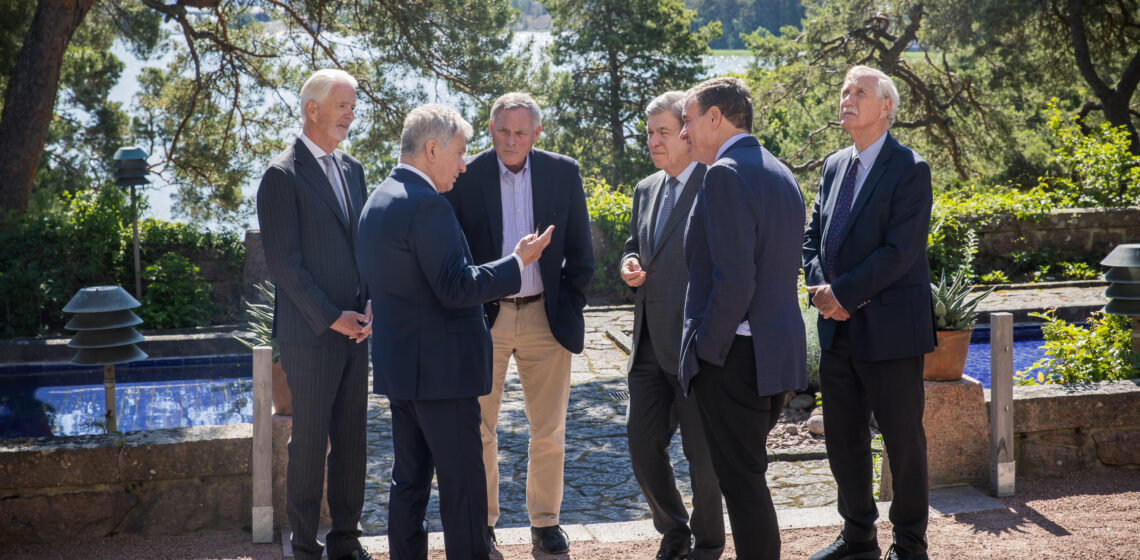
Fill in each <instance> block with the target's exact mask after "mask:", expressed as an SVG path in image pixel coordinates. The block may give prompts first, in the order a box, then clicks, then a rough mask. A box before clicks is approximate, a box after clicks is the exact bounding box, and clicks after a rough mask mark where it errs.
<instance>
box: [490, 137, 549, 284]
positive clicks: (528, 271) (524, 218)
mask: <svg viewBox="0 0 1140 560" xmlns="http://www.w3.org/2000/svg"><path fill="white" fill-rule="evenodd" d="M495 161H497V162H498V163H499V195H500V197H501V200H502V205H503V246H502V253H501V255H502V256H504V257H505V256H507V255H509V254H511V253H513V252H514V250H515V245H516V244H517V243H518V242H519V240H520V239H522V238H524V237H526V236H528V235H530V234H532V233H534V232H535V224H534V193H533V190H532V188H531V173H530V155H527V157H526V161H524V162H523V167H522V169H520V170H519V172H518V173H513V172H511V170H510V169H507V166H506V165H504V164H503V160H501V159H499V157H498V156H495ZM539 233H542V232H539ZM542 291H543V289H542V276H541V274H540V271H539V269H538V261H535V262H533V263H531V264H530V265H529V266H526V267H524V268H523V273H522V287H521V288H520V289H519V291H518V293H515V294H511V295H509V296H507V297H527V296H536V295H538V294H541V293H542Z"/></svg>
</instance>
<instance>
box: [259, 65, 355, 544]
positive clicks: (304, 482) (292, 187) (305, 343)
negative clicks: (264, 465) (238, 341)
mask: <svg viewBox="0 0 1140 560" xmlns="http://www.w3.org/2000/svg"><path fill="white" fill-rule="evenodd" d="M355 107H356V80H355V79H353V77H352V76H350V75H349V74H348V73H346V72H344V71H342V70H320V71H318V72H316V73H314V74H313V75H312V76H311V77H310V78H309V79H308V81H306V82H305V85H304V87H302V88H301V110H302V112H303V114H304V125H303V127H302V132H301V134H300V136H299V137H298V138H297V140H296V141H295V142H293V145H292V146H290V147H288V148H287V149H285V151H283V152H281V153H280V154H278V155H277V157H275V158H274V159H273V162H272V163H271V164H270V165H269V169H268V170H266V171H265V175H264V176H263V177H262V179H261V185H260V186H259V187H258V189H257V217H258V221H260V223H261V240H262V246H263V247H264V250H265V261H266V264H267V265H268V266H269V275H270V277H271V278H272V279H273V281H274V282H275V283H276V284H277V307H276V309H275V310H274V317H273V333H274V337H275V338H276V339H277V342H278V345H279V347H280V349H281V365H282V366H283V367H284V369H285V372H286V375H287V376H288V382H289V390H290V392H292V394H293V432H292V435H291V437H290V438H289V467H288V470H287V471H286V497H285V504H286V509H287V514H288V518H289V526H290V527H291V529H292V531H293V534H292V537H291V540H292V544H293V553H294V554H295V555H296V557H297V558H305V559H310V558H311V559H314V560H315V559H318V558H320V557H321V549H322V548H323V547H324V545H323V544H322V543H321V542H320V541H318V540H317V525H318V523H319V521H320V509H321V493H322V491H321V486H322V483H323V481H324V479H325V453H326V450H327V451H328V470H329V472H328V503H329V515H330V517H332V530H331V531H330V532H329V534H328V537H327V539H326V540H327V541H328V557H329V558H332V559H334V560H335V559H341V558H345V559H357V560H359V559H362V558H368V554H367V552H365V551H364V549H363V548H361V546H360V541H359V537H360V534H361V531H360V511H361V509H362V508H363V506H364V462H365V424H366V416H365V411H366V408H367V403H368V401H367V398H368V347H367V346H366V345H364V344H360V343H361V342H363V341H364V340H366V339H367V338H368V335H369V334H370V333H371V332H372V326H371V324H372V310H371V303H370V302H369V301H368V299H367V294H365V293H364V290H363V289H362V287H361V282H360V275H359V273H358V272H357V268H356V259H355V256H354V248H355V245H356V223H357V218H358V216H359V214H360V208H361V206H362V205H363V203H364V198H365V196H366V192H365V187H364V168H363V166H361V165H360V162H359V161H356V160H355V159H353V158H352V157H351V156H349V155H348V154H346V153H344V152H342V151H340V150H337V149H336V147H337V145H338V144H340V143H341V142H343V141H344V139H345V138H346V137H347V136H348V127H349V126H350V125H351V124H352V120H353V118H354V115H353V111H354V109H355Z"/></svg>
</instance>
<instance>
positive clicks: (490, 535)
mask: <svg viewBox="0 0 1140 560" xmlns="http://www.w3.org/2000/svg"><path fill="white" fill-rule="evenodd" d="M497 544H499V539H496V538H495V528H494V527H487V550H494V549H495V545H497Z"/></svg>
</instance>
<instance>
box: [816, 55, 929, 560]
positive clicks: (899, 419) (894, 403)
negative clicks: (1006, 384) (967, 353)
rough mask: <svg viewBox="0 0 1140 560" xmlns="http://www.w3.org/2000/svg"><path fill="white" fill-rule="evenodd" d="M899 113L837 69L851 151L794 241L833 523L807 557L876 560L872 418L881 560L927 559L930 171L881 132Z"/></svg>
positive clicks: (863, 73)
mask: <svg viewBox="0 0 1140 560" xmlns="http://www.w3.org/2000/svg"><path fill="white" fill-rule="evenodd" d="M898 104H899V96H898V91H897V90H896V89H895V86H894V84H893V83H892V81H891V79H890V78H889V77H888V76H886V75H885V74H883V73H882V72H880V71H878V70H874V69H871V68H867V67H865V66H856V67H854V68H852V69H851V70H850V71H848V73H847V76H846V79H845V80H844V82H843V90H842V92H841V94H840V104H839V122H840V124H841V125H842V126H843V129H844V130H846V131H847V133H848V134H849V135H850V136H851V139H852V140H853V141H854V146H850V147H847V148H844V149H842V150H839V151H838V152H836V153H835V154H832V155H831V156H830V157H829V158H828V159H827V161H826V162H825V163H824V165H823V177H822V178H821V179H820V182H819V195H818V196H816V199H815V204H813V205H812V214H811V223H810V224H809V225H808V228H807V231H806V233H805V234H804V245H803V266H804V275H805V277H806V280H807V285H808V286H809V288H808V290H809V291H810V292H811V293H812V300H811V301H812V304H813V305H815V307H816V308H818V309H819V313H820V320H819V324H818V329H819V343H820V347H821V349H822V355H821V356H820V360H819V376H820V383H821V385H822V392H823V409H824V414H823V425H824V431H825V432H826V434H827V458H828V460H829V461H830V462H831V471H832V473H834V475H835V481H836V483H837V485H838V487H839V504H838V507H839V514H840V515H841V516H842V517H843V521H844V523H843V529H842V531H841V532H840V534H839V538H838V539H836V541H835V542H834V543H832V544H831V545H829V546H828V547H826V548H824V549H823V550H821V551H819V552H818V553H817V554H816V555H814V556H812V559H813V560H841V559H878V558H879V552H880V549H879V545H878V542H877V537H876V531H875V520H876V519H877V518H878V510H877V509H876V507H875V501H874V498H873V496H872V494H871V432H870V427H869V424H870V417H871V413H872V412H873V413H874V414H875V419H876V421H877V422H878V426H879V431H880V432H882V434H883V445H884V446H885V447H886V449H887V455H888V456H890V465H891V477H892V483H893V490H894V500H893V501H892V502H891V511H890V519H891V523H893V524H894V535H893V536H894V539H893V540H894V544H893V545H892V546H891V550H890V551H889V552H888V554H887V558H888V559H891V560H895V559H904V560H905V559H925V558H927V554H926V525H927V516H928V514H927V508H928V505H929V493H928V481H927V463H926V434H925V432H924V431H923V427H922V415H923V407H924V398H925V397H924V387H923V381H922V366H923V356H924V355H925V354H926V353H927V352H930V351H931V350H933V349H934V344H935V335H934V319H933V314H932V313H931V308H930V270H929V264H928V261H927V257H926V237H927V230H928V227H929V225H930V210H931V203H932V197H933V195H932V192H931V186H930V167H929V166H928V165H927V164H926V162H925V161H923V160H922V158H921V157H919V155H918V154H916V153H914V151H912V150H910V149H909V148H906V147H904V146H902V145H901V144H899V143H898V142H897V141H896V140H895V139H894V138H893V137H892V136H891V135H890V133H889V132H887V131H888V130H889V129H890V127H891V124H892V123H893V122H894V119H895V114H896V113H897V111H898Z"/></svg>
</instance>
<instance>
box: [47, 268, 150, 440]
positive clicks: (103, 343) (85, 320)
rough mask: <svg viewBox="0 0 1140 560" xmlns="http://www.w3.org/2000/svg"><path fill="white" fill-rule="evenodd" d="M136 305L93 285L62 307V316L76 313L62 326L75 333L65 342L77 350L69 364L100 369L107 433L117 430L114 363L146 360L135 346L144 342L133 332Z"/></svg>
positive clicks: (121, 293)
mask: <svg viewBox="0 0 1140 560" xmlns="http://www.w3.org/2000/svg"><path fill="white" fill-rule="evenodd" d="M139 305H140V304H139V302H138V300H136V299H135V298H133V297H131V294H128V293H127V291H126V290H124V289H122V288H120V287H118V286H94V287H90V288H83V289H81V290H79V292H78V293H76V294H75V297H73V298H71V301H69V302H67V305H65V306H64V307H63V312H64V313H74V314H75V316H74V317H72V318H71V320H70V321H68V323H67V325H65V326H64V328H65V329H67V330H72V331H76V333H75V336H74V337H73V338H72V339H71V341H70V342H68V343H67V346H68V347H69V348H76V349H78V350H79V351H78V352H76V353H75V356H74V357H72V358H71V363H73V364H76V365H81V366H91V365H102V366H103V400H104V403H105V404H106V408H107V412H106V424H105V426H106V431H107V433H111V432H114V431H117V430H118V422H117V420H116V418H115V411H116V408H115V364H121V363H126V362H133V361H135V360H141V359H144V358H146V352H143V351H142V350H139V348H138V347H137V346H135V344H138V343H139V342H142V341H143V336H142V335H141V334H139V332H138V331H136V330H135V329H134V327H135V326H137V325H140V324H142V319H140V318H139V316H138V315H135V314H134V312H133V311H131V309H134V308H136V307H138V306H139Z"/></svg>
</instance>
